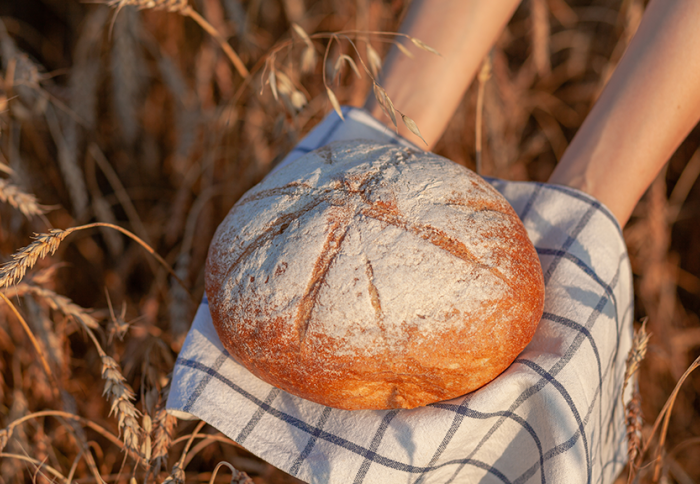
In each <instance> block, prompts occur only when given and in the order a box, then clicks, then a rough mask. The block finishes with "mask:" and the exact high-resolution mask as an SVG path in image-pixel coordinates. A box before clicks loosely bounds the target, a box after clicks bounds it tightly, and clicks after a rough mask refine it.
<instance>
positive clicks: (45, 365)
mask: <svg viewBox="0 0 700 484" xmlns="http://www.w3.org/2000/svg"><path fill="white" fill-rule="evenodd" d="M0 297H1V298H2V299H3V300H4V301H5V303H6V304H7V305H8V306H9V307H10V309H11V310H12V312H13V313H14V314H15V317H17V319H18V320H19V322H20V324H21V325H22V329H24V332H25V333H26V334H27V336H28V337H29V341H31V343H32V346H34V349H35V350H36V353H37V355H39V360H40V361H41V366H42V367H43V368H44V372H45V373H46V376H48V377H49V380H51V381H52V382H54V383H56V377H55V376H54V374H53V372H52V371H51V367H50V366H49V363H48V361H46V357H45V356H44V352H43V351H42V350H41V346H39V342H38V341H37V339H36V338H35V337H34V333H32V330H31V329H30V328H29V325H28V324H27V322H26V321H25V320H24V318H23V317H22V315H21V314H20V313H19V311H17V308H16V307H15V305H14V304H12V301H10V300H9V299H7V296H5V295H4V294H3V293H1V292H0ZM51 388H52V391H53V395H54V398H55V397H58V385H57V384H55V385H52V387H51Z"/></svg>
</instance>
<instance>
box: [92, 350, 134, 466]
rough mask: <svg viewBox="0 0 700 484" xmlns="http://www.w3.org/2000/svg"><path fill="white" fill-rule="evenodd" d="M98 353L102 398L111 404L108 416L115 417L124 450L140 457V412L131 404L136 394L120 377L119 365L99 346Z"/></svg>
mask: <svg viewBox="0 0 700 484" xmlns="http://www.w3.org/2000/svg"><path fill="white" fill-rule="evenodd" d="M98 352H99V353H100V358H101V360H102V372H101V373H102V379H103V380H104V381H105V387H104V390H103V391H102V396H104V397H106V398H107V399H108V400H110V401H111V403H112V408H111V410H110V412H109V415H110V416H111V415H112V414H114V415H115V416H116V417H117V422H118V428H119V434H120V436H122V441H123V442H124V448H125V449H126V450H128V451H131V452H133V453H134V454H135V455H137V456H140V457H141V456H142V454H141V448H140V445H139V444H140V440H141V436H142V434H143V430H142V429H141V427H140V426H139V422H138V417H139V416H141V412H139V411H138V410H137V409H136V407H135V406H134V404H133V403H132V400H134V399H135V398H136V394H135V393H134V391H133V390H132V389H131V387H130V386H129V385H128V384H127V383H126V378H124V375H122V373H121V370H120V368H119V364H117V362H116V361H114V359H113V358H111V357H110V356H108V355H107V354H105V353H104V351H101V349H100V348H99V345H98Z"/></svg>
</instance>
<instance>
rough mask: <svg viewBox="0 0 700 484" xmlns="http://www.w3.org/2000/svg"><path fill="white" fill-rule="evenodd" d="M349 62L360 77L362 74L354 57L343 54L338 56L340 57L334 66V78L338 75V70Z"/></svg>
mask: <svg viewBox="0 0 700 484" xmlns="http://www.w3.org/2000/svg"><path fill="white" fill-rule="evenodd" d="M346 62H347V63H348V64H349V65H350V67H351V68H352V70H353V71H354V72H355V75H356V76H357V78H358V79H360V78H361V77H362V76H361V75H360V70H359V69H358V68H357V64H355V61H354V60H353V58H352V57H350V56H349V55H347V54H341V55H339V56H338V59H337V60H336V61H335V66H334V67H333V70H334V71H335V73H334V75H333V78H335V76H337V75H338V72H340V70H341V69H342V67H343V64H344V63H346Z"/></svg>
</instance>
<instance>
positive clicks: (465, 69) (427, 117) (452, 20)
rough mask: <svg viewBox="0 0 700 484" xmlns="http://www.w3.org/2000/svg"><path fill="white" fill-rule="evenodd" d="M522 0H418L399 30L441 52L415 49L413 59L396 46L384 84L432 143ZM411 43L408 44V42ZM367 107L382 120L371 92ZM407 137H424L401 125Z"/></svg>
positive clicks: (403, 110)
mask: <svg viewBox="0 0 700 484" xmlns="http://www.w3.org/2000/svg"><path fill="white" fill-rule="evenodd" d="M519 3H520V0H498V1H488V2H486V1H483V0H441V1H435V0H432V1H428V0H414V2H413V3H412V4H411V7H410V10H409V12H408V15H407V17H406V20H405V21H404V23H403V25H402V28H401V32H403V33H406V34H409V35H411V36H412V37H415V38H417V39H419V40H421V41H423V42H425V43H426V44H427V45H429V46H431V47H432V48H434V49H436V50H437V51H438V52H440V54H441V56H436V55H434V54H431V53H428V52H424V51H422V50H417V49H413V52H414V53H415V56H416V57H415V59H409V58H408V57H407V56H406V55H405V54H403V53H401V52H400V51H399V50H398V49H397V48H396V47H392V49H391V50H390V52H389V54H388V56H387V59H386V61H385V63H384V68H383V72H384V73H386V74H385V75H382V76H380V80H379V82H380V84H381V85H382V87H384V89H386V91H387V93H388V95H389V98H390V99H391V100H392V102H393V104H394V106H396V108H397V109H399V110H400V111H401V112H403V113H404V114H405V115H407V116H408V117H410V118H412V119H413V120H414V121H415V122H416V124H417V125H418V127H419V128H420V130H421V133H422V134H423V137H424V138H425V140H426V141H427V143H428V148H430V147H432V146H433V145H434V144H435V143H436V142H437V141H438V139H439V138H440V136H442V133H443V131H444V130H445V127H446V126H447V123H448V122H449V120H450V118H451V117H452V115H453V114H454V112H455V110H456V109H457V106H458V104H459V102H460V100H461V99H462V97H463V96H464V92H465V91H466V89H467V87H468V86H469V84H470V83H471V81H472V79H473V78H474V75H475V73H476V71H477V69H478V68H479V65H480V64H481V61H482V60H483V58H484V56H485V55H486V53H487V52H488V51H489V50H490V49H491V46H492V45H493V44H494V42H495V41H496V39H497V37H498V35H499V34H500V32H501V31H502V30H503V27H504V26H505V25H506V23H507V22H508V20H509V19H510V17H511V16H512V14H513V11H514V10H515V8H516V7H517V5H518V4H519ZM409 45H410V44H409ZM365 107H366V108H367V109H368V110H369V111H370V112H371V113H372V114H373V115H374V116H375V117H376V118H378V119H382V116H383V115H382V112H381V108H380V107H379V105H378V104H377V102H376V100H375V99H374V96H373V95H372V94H371V93H370V95H369V96H368V98H367V101H366V104H365ZM399 128H400V132H401V134H402V135H404V136H405V137H406V138H408V139H410V140H412V141H414V142H415V143H417V144H419V145H420V146H424V144H423V142H422V141H421V140H420V139H418V138H417V137H416V136H415V135H413V134H412V133H411V132H410V131H408V130H407V129H406V128H405V127H404V126H400V127H399Z"/></svg>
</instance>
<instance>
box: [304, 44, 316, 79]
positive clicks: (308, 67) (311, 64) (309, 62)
mask: <svg viewBox="0 0 700 484" xmlns="http://www.w3.org/2000/svg"><path fill="white" fill-rule="evenodd" d="M316 61H317V56H316V49H315V48H314V46H313V44H310V45H308V46H307V47H306V49H304V52H303V53H302V54H301V72H303V73H304V74H309V73H311V72H313V71H314V69H315V68H316Z"/></svg>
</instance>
